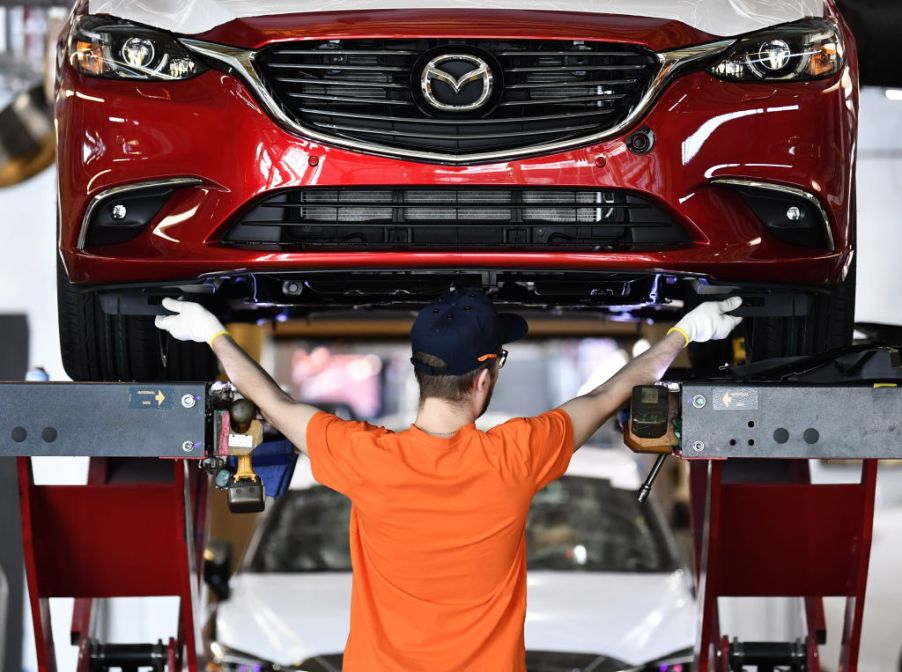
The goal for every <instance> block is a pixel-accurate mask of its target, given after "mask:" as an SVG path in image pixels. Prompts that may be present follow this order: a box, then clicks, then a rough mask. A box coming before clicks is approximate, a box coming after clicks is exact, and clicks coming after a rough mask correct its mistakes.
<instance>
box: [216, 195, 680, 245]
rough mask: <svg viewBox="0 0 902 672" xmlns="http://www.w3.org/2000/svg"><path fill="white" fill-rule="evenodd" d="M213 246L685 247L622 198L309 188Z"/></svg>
mask: <svg viewBox="0 0 902 672" xmlns="http://www.w3.org/2000/svg"><path fill="white" fill-rule="evenodd" d="M223 242H224V243H226V244H231V245H240V246H267V247H270V248H276V249H286V248H287V249H290V248H296V249H300V250H304V249H308V250H343V251H347V250H360V251H362V250H367V251H369V250H409V249H424V248H436V249H442V250H493V251H496V250H499V249H501V250H535V251H539V250H573V251H577V250H587V251H598V250H632V249H646V250H647V249H664V248H672V247H677V246H680V245H685V244H688V243H689V242H691V241H690V238H689V237H688V236H687V234H686V232H685V230H684V229H683V228H682V227H680V226H679V225H678V224H676V223H675V222H674V221H673V220H672V219H671V218H670V217H669V216H668V215H667V213H666V212H664V210H663V209H661V208H660V207H658V206H657V205H655V204H654V203H652V202H651V201H649V200H647V199H645V198H643V197H641V196H637V195H635V194H632V193H630V192H624V191H598V190H594V189H592V190H589V189H560V188H544V189H521V188H516V189H510V188H508V189H505V188H494V187H491V188H490V187H481V188H480V187H476V188H431V187H415V188H379V187H372V188H342V189H329V188H310V189H291V190H287V191H281V192H278V193H275V194H272V195H270V196H268V197H266V198H264V199H263V200H262V201H260V202H258V203H257V204H256V205H254V206H253V207H251V208H250V209H249V210H248V211H247V212H245V213H244V214H243V215H242V216H241V217H240V218H239V219H238V221H237V222H236V223H235V224H234V225H233V226H232V227H231V228H230V229H229V230H228V232H227V233H226V235H225V236H224V238H223Z"/></svg>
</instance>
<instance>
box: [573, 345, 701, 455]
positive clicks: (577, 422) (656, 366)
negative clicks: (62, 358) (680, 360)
mask: <svg viewBox="0 0 902 672" xmlns="http://www.w3.org/2000/svg"><path fill="white" fill-rule="evenodd" d="M684 344H685V339H684V338H683V336H681V335H680V334H679V333H671V334H669V335H667V336H666V337H665V338H664V339H663V340H662V341H660V342H659V343H657V344H656V345H654V346H653V347H651V348H649V349H648V350H646V351H645V352H644V353H643V354H641V355H640V356H639V357H636V359H634V360H633V361H631V362H630V363H629V364H627V365H626V366H624V367H623V368H622V369H621V370H620V371H619V372H617V374H615V375H614V376H613V377H612V378H611V379H610V380H608V381H607V382H605V383H604V384H603V385H601V386H599V387H597V388H596V389H595V390H593V391H592V392H589V393H588V394H585V395H583V396H581V397H577V398H576V399H572V400H571V401H568V402H567V403H566V404H564V405H563V406H562V407H561V408H563V410H565V411H566V412H567V413H568V415H569V416H570V419H571V421H572V425H573V439H574V448H579V447H580V446H582V445H583V444H584V443H585V442H586V441H588V440H589V437H591V436H592V435H593V434H594V433H595V432H596V431H598V428H599V427H601V426H602V425H603V424H604V423H605V422H607V420H608V418H610V417H611V416H612V415H613V414H614V413H616V412H617V411H618V410H619V409H621V408H622V407H623V406H624V405H625V404H626V403H627V402H628V401H629V399H630V396H631V395H632V393H633V388H634V387H638V386H639V385H653V384H654V383H656V382H658V381H659V380H660V379H661V377H662V376H663V375H664V373H665V372H666V371H667V369H669V368H670V365H671V364H673V360H675V359H676V358H677V355H679V354H680V350H682V349H683V345H684Z"/></svg>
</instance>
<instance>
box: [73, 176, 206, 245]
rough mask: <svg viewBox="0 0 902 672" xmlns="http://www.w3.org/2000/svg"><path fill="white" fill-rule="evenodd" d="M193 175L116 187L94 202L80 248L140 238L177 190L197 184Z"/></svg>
mask: <svg viewBox="0 0 902 672" xmlns="http://www.w3.org/2000/svg"><path fill="white" fill-rule="evenodd" d="M199 184H201V180H199V179H197V178H193V177H173V178H165V179H160V180H154V181H152V182H144V183H137V184H132V185H126V186H122V187H113V188H112V189H109V190H107V191H105V192H102V193H101V194H99V195H98V196H96V197H95V198H94V200H92V201H91V203H90V204H89V205H88V208H87V210H86V211H85V215H84V219H83V220H82V224H81V231H80V232H79V236H78V249H80V250H83V249H85V248H91V247H99V246H104V245H119V244H122V243H127V242H129V241H130V240H133V239H135V238H137V237H138V236H139V235H140V234H141V232H143V231H144V230H145V229H146V228H147V227H148V225H149V224H150V223H151V222H153V221H154V220H155V219H156V218H157V216H158V215H159V214H160V212H161V211H162V210H163V208H164V207H165V206H166V203H168V202H169V199H170V197H171V196H172V194H173V193H175V191H176V190H178V189H180V188H183V187H191V186H197V185H199Z"/></svg>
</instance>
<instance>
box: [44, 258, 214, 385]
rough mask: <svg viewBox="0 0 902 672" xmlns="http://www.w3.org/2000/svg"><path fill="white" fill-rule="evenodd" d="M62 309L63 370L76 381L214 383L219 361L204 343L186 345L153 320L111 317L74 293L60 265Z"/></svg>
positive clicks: (91, 296) (87, 294)
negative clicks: (161, 329)
mask: <svg viewBox="0 0 902 672" xmlns="http://www.w3.org/2000/svg"><path fill="white" fill-rule="evenodd" d="M57 308H58V312H59V340H60V351H61V353H62V359H63V367H64V368H65V370H66V373H67V374H68V375H69V377H70V378H72V380H75V381H98V382H107V381H109V382H115V381H146V382H179V381H201V380H204V381H205V380H213V379H214V378H215V377H216V376H217V375H218V373H219V367H218V365H217V362H216V358H215V357H214V356H213V353H212V352H211V350H210V348H208V347H207V346H206V344H203V343H183V342H181V341H177V340H175V339H172V338H170V337H169V336H168V334H165V333H164V332H161V331H160V330H159V329H157V328H156V327H155V326H154V323H153V322H154V318H153V317H151V316H134V315H107V314H106V313H104V312H103V310H102V309H101V307H100V300H99V298H98V297H97V295H96V293H95V292H92V291H87V290H81V289H78V288H77V287H75V286H74V285H73V284H72V283H71V282H69V278H68V277H67V276H66V270H65V268H63V265H62V262H60V261H57Z"/></svg>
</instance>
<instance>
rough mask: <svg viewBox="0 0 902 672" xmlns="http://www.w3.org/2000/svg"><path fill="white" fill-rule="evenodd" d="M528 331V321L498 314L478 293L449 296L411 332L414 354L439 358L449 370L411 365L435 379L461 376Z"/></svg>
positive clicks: (430, 309) (431, 308)
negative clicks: (420, 353) (435, 377)
mask: <svg viewBox="0 0 902 672" xmlns="http://www.w3.org/2000/svg"><path fill="white" fill-rule="evenodd" d="M528 331H529V325H528V324H527V323H526V320H524V319H523V318H522V317H520V316H519V315H514V314H513V313H499V312H498V311H496V310H495V306H493V305H492V302H491V301H490V300H489V299H488V297H487V296H486V295H485V294H483V293H482V292H480V291H478V290H475V289H463V290H459V291H451V292H447V293H446V294H443V295H442V296H441V297H440V298H439V299H438V300H437V301H436V302H435V303H432V304H430V305H428V306H426V307H425V308H423V309H422V310H421V311H420V313H419V315H417V319H416V321H415V322H414V324H413V329H412V330H411V332H410V341H411V345H412V346H413V352H414V354H416V353H418V352H422V353H425V354H428V355H432V356H433V357H438V358H439V359H441V360H442V361H444V362H445V363H446V364H447V366H444V367H434V366H429V365H428V364H424V363H423V362H420V361H417V360H416V358H411V362H413V365H414V367H415V368H416V369H417V370H419V371H422V372H423V373H427V374H430V375H433V376H462V375H463V374H465V373H470V372H471V371H474V370H475V369H477V368H479V366H481V365H482V364H483V363H484V362H486V361H488V360H489V359H491V358H492V357H493V356H494V355H499V354H500V353H501V348H502V346H504V345H505V344H506V343H513V342H514V341H519V340H520V339H521V338H523V337H524V336H526V334H527V332H528Z"/></svg>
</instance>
